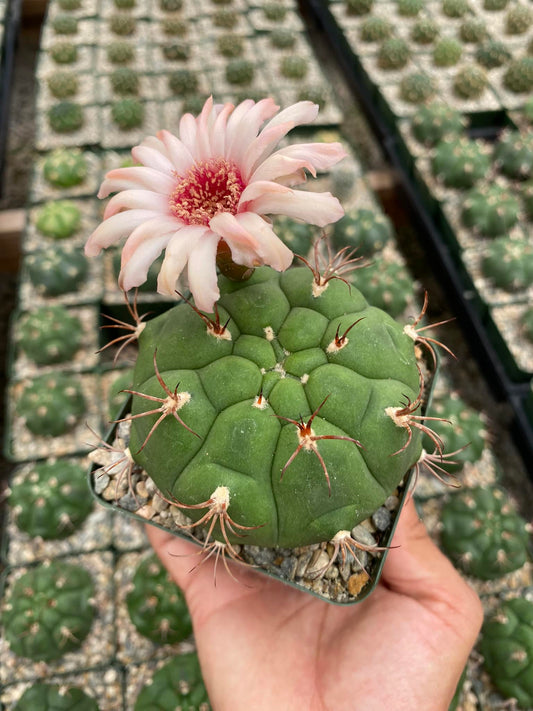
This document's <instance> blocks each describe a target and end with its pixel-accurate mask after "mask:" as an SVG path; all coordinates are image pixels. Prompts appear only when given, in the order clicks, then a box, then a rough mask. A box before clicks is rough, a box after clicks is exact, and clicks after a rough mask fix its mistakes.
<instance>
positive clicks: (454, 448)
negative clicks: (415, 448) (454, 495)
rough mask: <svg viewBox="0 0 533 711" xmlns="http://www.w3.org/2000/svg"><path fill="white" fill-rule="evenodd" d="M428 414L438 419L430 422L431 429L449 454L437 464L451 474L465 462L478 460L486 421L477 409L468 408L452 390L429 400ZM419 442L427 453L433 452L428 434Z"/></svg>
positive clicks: (483, 444) (484, 434) (484, 439)
mask: <svg viewBox="0 0 533 711" xmlns="http://www.w3.org/2000/svg"><path fill="white" fill-rule="evenodd" d="M429 414H430V415H431V416H432V417H439V418H442V420H435V421H434V422H433V423H432V429H433V430H434V431H435V432H436V433H437V434H438V436H439V437H440V438H441V440H442V441H443V442H444V445H445V446H444V450H445V452H446V453H448V454H451V456H450V457H448V459H443V460H442V462H441V461H439V466H440V467H442V468H443V469H444V470H445V471H447V472H449V473H454V472H458V471H460V470H461V469H462V467H463V466H464V465H465V464H466V463H467V462H477V461H479V459H480V458H481V455H482V454H483V450H484V449H485V445H486V442H487V424H486V420H485V417H484V415H483V414H482V413H481V412H478V411H477V410H475V409H474V408H472V407H469V406H468V405H467V404H466V402H465V401H464V400H463V399H462V398H461V397H460V396H459V395H458V394H457V393H456V392H452V393H450V395H448V396H446V397H440V398H437V399H435V400H433V402H432V404H431V409H430V412H429ZM450 423H451V426H450ZM423 444H424V447H425V448H426V449H427V450H428V452H430V453H431V452H432V451H433V449H434V444H433V443H432V441H431V440H430V438H429V437H425V438H424V442H423Z"/></svg>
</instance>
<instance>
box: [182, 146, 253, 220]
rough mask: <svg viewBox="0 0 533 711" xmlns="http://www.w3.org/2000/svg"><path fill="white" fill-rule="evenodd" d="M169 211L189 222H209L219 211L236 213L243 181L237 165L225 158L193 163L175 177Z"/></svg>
mask: <svg viewBox="0 0 533 711" xmlns="http://www.w3.org/2000/svg"><path fill="white" fill-rule="evenodd" d="M177 179H178V180H177V183H176V187H175V188H174V190H173V192H172V193H171V195H170V197H169V208H170V212H171V213H172V214H173V215H174V216H175V217H178V218H179V219H180V220H183V221H184V222H185V223H186V224H188V225H208V224H209V221H210V220H211V218H213V217H214V216H215V215H217V214H218V213H219V212H230V213H232V214H233V215H234V214H236V212H237V206H238V204H239V200H240V197H241V194H242V192H243V190H244V188H245V187H246V186H245V183H244V181H243V179H242V177H241V174H240V171H239V169H238V168H237V166H236V165H235V164H234V163H232V162H230V161H227V160H225V159H224V158H213V159H210V160H208V161H201V162H197V163H195V164H194V165H193V166H192V168H191V169H190V170H189V171H188V172H187V173H186V174H185V175H184V176H177Z"/></svg>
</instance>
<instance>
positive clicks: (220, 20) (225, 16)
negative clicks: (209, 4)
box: [211, 7, 239, 30]
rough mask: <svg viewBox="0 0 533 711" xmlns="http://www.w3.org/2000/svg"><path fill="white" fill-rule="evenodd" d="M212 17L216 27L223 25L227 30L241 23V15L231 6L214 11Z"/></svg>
mask: <svg viewBox="0 0 533 711" xmlns="http://www.w3.org/2000/svg"><path fill="white" fill-rule="evenodd" d="M211 19H212V21H213V25H214V26H215V27H221V28H223V29H226V30H232V29H233V28H234V27H237V24H238V23H239V15H238V14H237V13H236V12H235V11H234V10H232V9H231V8H229V7H223V8H221V9H220V10H217V11H216V12H215V13H213V15H212V16H211Z"/></svg>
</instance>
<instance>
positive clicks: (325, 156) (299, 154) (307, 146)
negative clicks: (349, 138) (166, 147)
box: [269, 143, 348, 171]
mask: <svg viewBox="0 0 533 711" xmlns="http://www.w3.org/2000/svg"><path fill="white" fill-rule="evenodd" d="M346 155H348V154H347V153H346V150H345V149H344V147H343V145H342V144H341V143H293V144H292V145H290V146H285V148H280V150H279V151H276V153H274V154H272V156H271V158H274V157H277V156H284V157H286V158H292V159H294V160H306V161H308V162H309V163H311V165H313V167H314V168H315V169H316V170H320V171H322V170H329V169H330V168H332V167H333V166H334V165H335V164H336V163H338V162H339V161H340V160H342V159H343V158H344V157H346ZM269 160H270V159H269Z"/></svg>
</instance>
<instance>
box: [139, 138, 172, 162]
mask: <svg viewBox="0 0 533 711" xmlns="http://www.w3.org/2000/svg"><path fill="white" fill-rule="evenodd" d="M141 146H148V148H153V149H154V151H159V153H161V155H164V156H165V157H166V158H168V152H167V149H166V148H165V144H164V143H163V141H162V140H161V139H160V138H158V137H157V136H146V138H143V140H142V141H141Z"/></svg>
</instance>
